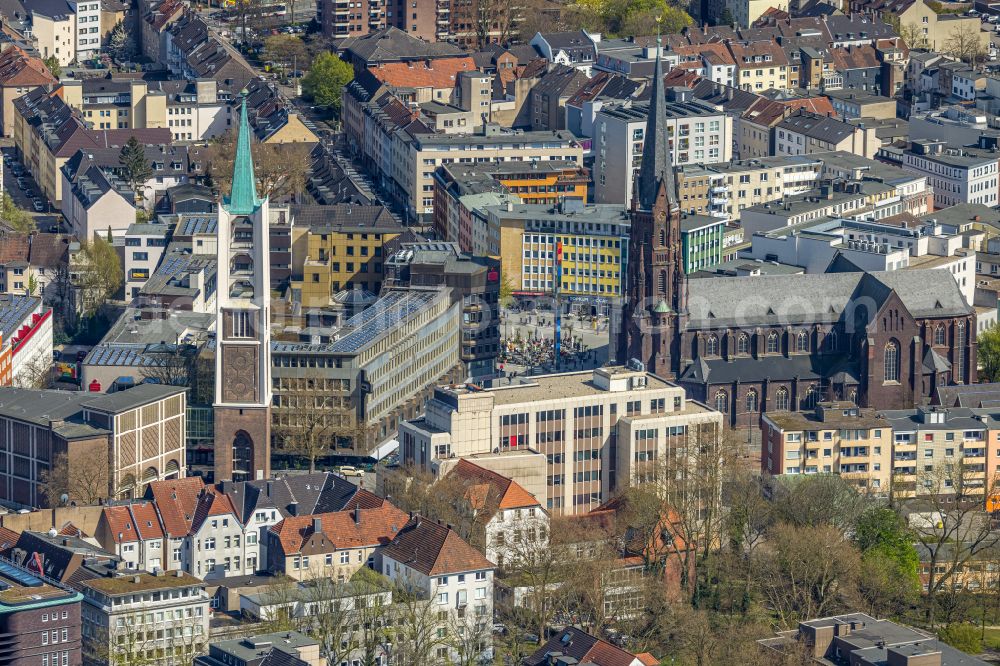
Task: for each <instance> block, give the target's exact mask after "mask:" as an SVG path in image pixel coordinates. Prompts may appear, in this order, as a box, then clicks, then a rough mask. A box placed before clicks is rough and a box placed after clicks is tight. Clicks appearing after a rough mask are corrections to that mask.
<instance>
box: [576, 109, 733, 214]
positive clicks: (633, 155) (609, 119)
mask: <svg viewBox="0 0 1000 666" xmlns="http://www.w3.org/2000/svg"><path fill="white" fill-rule="evenodd" d="M682 96H683V95H682ZM648 114H649V105H648V104H639V103H634V104H631V105H625V104H622V105H614V106H612V105H605V106H604V107H603V108H602V109H601V110H600V111H599V112H598V113H597V116H596V118H595V120H594V141H593V148H592V151H593V153H594V167H593V176H594V201H595V202H596V203H603V204H617V205H619V206H627V205H628V203H629V202H630V201H631V199H632V185H633V183H634V181H635V176H636V174H637V173H638V171H639V165H640V162H641V158H642V153H643V145H644V144H643V134H644V132H645V128H646V116H647V115H648ZM666 122H667V127H668V128H669V129H668V130H667V131H669V133H670V134H671V137H672V138H671V140H670V145H669V150H670V153H671V159H672V162H671V163H672V164H673V165H674V166H675V167H680V166H684V165H689V164H691V165H693V164H724V163H726V162H729V161H730V160H731V159H732V156H733V153H732V147H733V120H732V118H731V117H730V116H729V115H727V114H726V113H725V112H723V111H720V110H718V109H717V108H715V107H713V106H710V105H708V104H706V103H704V102H701V101H698V100H692V101H680V100H678V99H677V97H676V95H675V96H674V101H668V102H667V107H666Z"/></svg>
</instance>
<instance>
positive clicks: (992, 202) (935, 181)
mask: <svg viewBox="0 0 1000 666" xmlns="http://www.w3.org/2000/svg"><path fill="white" fill-rule="evenodd" d="M902 157H903V164H902V166H903V168H904V169H906V170H908V171H912V172H914V173H918V174H922V175H926V176H927V184H928V185H929V186H930V187H931V188H932V189H933V190H934V206H935V207H937V208H947V207H949V206H954V205H956V204H961V203H974V204H983V205H986V206H991V207H992V206H996V205H997V201H998V193H1000V189H998V178H997V157H996V155H995V154H992V153H989V152H983V153H976V152H974V151H962V150H961V149H959V150H958V151H955V150H945V143H944V142H943V141H938V140H932V139H922V140H919V141H913V142H911V144H910V149H909V150H906V151H904V152H903V154H902Z"/></svg>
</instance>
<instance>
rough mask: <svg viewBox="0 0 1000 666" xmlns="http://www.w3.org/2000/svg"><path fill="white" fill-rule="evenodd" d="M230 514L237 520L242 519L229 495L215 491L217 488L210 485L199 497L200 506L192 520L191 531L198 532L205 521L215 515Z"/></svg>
mask: <svg viewBox="0 0 1000 666" xmlns="http://www.w3.org/2000/svg"><path fill="white" fill-rule="evenodd" d="M229 515H231V516H232V517H233V520H235V521H239V519H240V518H239V516H240V514H239V513H237V511H236V507H235V506H233V501H232V500H231V499H229V495H223V494H222V493H218V492H215V488H214V487H212V486H209V487H208V488H206V489H205V492H204V493H202V495H201V497H199V498H198V507H197V508H196V509H195V512H194V520H192V521H191V531H192V532H196V531H198V530H199V529H201V526H202V525H204V524H205V521H206V520H208V519H209V518H211V517H213V516H229Z"/></svg>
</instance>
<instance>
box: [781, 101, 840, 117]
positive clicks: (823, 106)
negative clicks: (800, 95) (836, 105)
mask: <svg viewBox="0 0 1000 666" xmlns="http://www.w3.org/2000/svg"><path fill="white" fill-rule="evenodd" d="M781 103H782V104H784V105H785V106H787V107H788V108H789V109H791V110H792V111H795V110H796V109H805V110H806V111H811V112H813V113H818V114H819V115H821V116H828V115H832V114H833V113H834V111H833V104H831V103H830V98H829V97H806V98H805V99H786V100H782V101H781Z"/></svg>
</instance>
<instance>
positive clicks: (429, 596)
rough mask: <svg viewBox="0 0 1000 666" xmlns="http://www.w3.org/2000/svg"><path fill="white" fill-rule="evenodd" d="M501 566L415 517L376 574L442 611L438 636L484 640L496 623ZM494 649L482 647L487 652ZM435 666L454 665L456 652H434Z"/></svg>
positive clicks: (386, 550) (385, 550)
mask: <svg viewBox="0 0 1000 666" xmlns="http://www.w3.org/2000/svg"><path fill="white" fill-rule="evenodd" d="M495 569H496V566H495V565H494V564H493V563H492V562H490V561H489V560H487V559H486V558H485V557H484V556H483V555H482V553H480V552H479V551H478V550H476V549H475V548H473V547H472V546H470V545H469V544H468V543H466V542H465V541H464V540H463V539H462V538H461V537H460V536H458V534H457V533H456V532H455V530H453V529H451V527H449V526H447V525H442V524H440V523H437V522H435V521H433V520H429V519H427V518H423V517H421V516H419V515H417V516H414V517H413V518H411V519H410V520H409V522H407V523H406V524H405V525H404V526H403V527H402V528H401V529H400V530H399V532H397V533H396V535H395V536H394V537H393V538H392V540H391V541H390V542H389V543H388V544H386V545H385V546H383V547H382V548H381V549H380V550H379V552H378V553H377V555H376V570H377V571H380V572H382V573H383V574H384V575H385V576H386V577H387V578H389V580H391V581H392V582H393V583H395V584H396V585H397V586H399V587H400V588H402V589H403V590H406V591H407V592H409V593H410V594H414V595H416V596H417V597H418V598H419V599H423V600H426V601H430V602H431V603H432V605H433V606H434V607H435V609H436V610H437V613H436V618H437V625H438V627H439V629H438V630H437V633H438V635H444V634H446V633H450V632H452V631H455V632H461V633H466V632H467V633H468V634H470V635H471V636H476V635H484V633H483V632H484V628H485V629H488V628H489V627H490V626H491V625H492V623H493V577H494V573H495ZM488 649H489V648H488V646H487V645H486V644H485V642H484V644H483V645H482V650H483V652H484V653H486V651H487V650H488ZM434 650H435V651H434V654H433V655H432V658H433V660H434V661H433V662H432V663H433V664H447V663H450V661H449V660H454V658H455V656H456V648H455V647H454V646H452V645H447V644H444V645H441V646H439V647H436V648H435V649H434Z"/></svg>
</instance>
